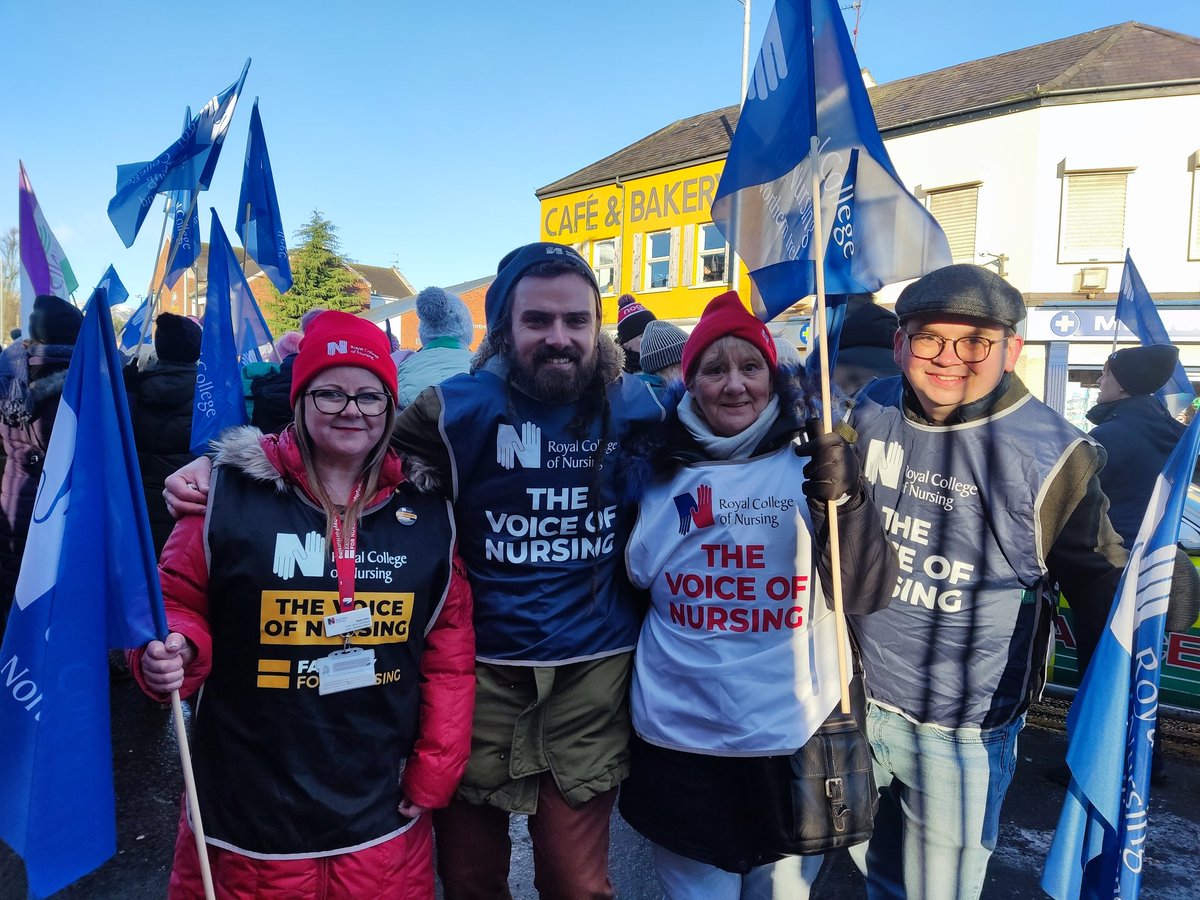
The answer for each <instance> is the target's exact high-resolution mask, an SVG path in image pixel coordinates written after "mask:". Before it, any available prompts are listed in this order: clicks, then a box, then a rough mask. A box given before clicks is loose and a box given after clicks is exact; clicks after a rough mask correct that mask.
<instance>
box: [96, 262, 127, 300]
mask: <svg viewBox="0 0 1200 900" xmlns="http://www.w3.org/2000/svg"><path fill="white" fill-rule="evenodd" d="M96 287H98V288H103V289H104V296H105V298H106V302H107V303H108V305H109V308H112V307H114V306H120V305H121V304H122V303H124V302H125V301H126V300H128V299H129V291H127V290H125V285H124V284H122V283H121V279H120V276H118V275H117V270H116V269H114V268H113V267H112V266H109V267H108V268H107V269H105V270H104V274H103V275H101V276H100V281H99V282H98V283H97V284H96Z"/></svg>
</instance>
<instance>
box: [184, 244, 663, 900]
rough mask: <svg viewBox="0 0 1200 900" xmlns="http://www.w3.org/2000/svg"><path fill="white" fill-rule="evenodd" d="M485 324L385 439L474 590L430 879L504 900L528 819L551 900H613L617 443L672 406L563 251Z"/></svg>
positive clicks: (507, 268) (504, 287) (619, 733)
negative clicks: (450, 770)
mask: <svg viewBox="0 0 1200 900" xmlns="http://www.w3.org/2000/svg"><path fill="white" fill-rule="evenodd" d="M484 309H485V313H486V318H487V335H486V337H485V338H484V341H483V343H482V344H481V346H480V348H479V350H478V352H477V353H476V355H475V358H474V360H473V361H472V370H471V371H470V372H468V373H465V374H461V375H455V376H453V377H451V378H449V379H447V380H445V381H443V382H441V383H440V384H437V385H433V386H432V387H429V388H426V389H425V390H424V391H422V392H421V394H419V395H418V396H417V398H416V400H415V401H414V402H413V403H412V404H411V405H409V406H408V407H406V408H405V409H404V410H403V411H402V412H401V413H400V415H399V416H397V421H396V427H395V429H394V432H393V436H392V443H393V446H394V447H396V448H397V449H398V450H401V451H402V452H403V453H404V454H405V459H406V461H407V463H408V464H410V465H411V471H412V473H413V479H414V481H415V482H416V483H417V484H418V485H420V486H422V487H429V488H432V487H434V486H437V487H439V488H440V489H441V490H442V491H444V492H445V495H446V498H447V499H448V500H449V501H451V502H452V503H453V504H454V509H455V510H456V524H457V534H458V541H459V550H460V552H461V553H462V556H463V561H464V562H465V564H466V570H467V572H468V574H469V576H470V578H471V583H472V585H473V586H474V604H475V622H474V624H475V637H476V642H477V645H478V646H477V651H476V652H477V660H476V665H475V681H476V684H477V686H478V696H479V702H478V704H477V706H476V710H477V711H476V716H475V721H474V725H473V731H472V746H471V754H470V759H469V760H468V762H467V768H466V772H465V774H464V775H463V778H462V781H461V782H460V784H459V787H458V790H457V793H456V795H455V798H454V800H453V801H452V802H451V804H450V806H449V807H448V808H447V809H445V810H439V811H438V813H437V814H436V817H435V827H436V831H437V846H438V858H437V864H438V874H439V875H440V876H441V879H442V884H443V886H444V888H445V892H446V896H448V897H456V896H474V897H502V896H505V895H506V893H507V891H508V872H509V862H510V853H511V844H510V842H509V836H508V835H509V819H510V816H511V815H512V814H517V815H524V816H528V817H529V821H528V826H529V834H530V837H531V839H532V841H533V847H534V867H535V880H536V881H537V884H538V887H539V890H540V891H541V892H542V893H543V894H544V895H546V896H551V895H553V896H561V897H604V896H611V891H612V886H611V882H610V880H609V877H608V847H609V826H610V822H611V817H612V809H613V805H614V802H615V800H616V793H617V787H618V785H619V784H620V783H621V781H622V780H623V779H624V778H625V777H626V775H628V773H629V734H630V725H629V705H628V692H629V676H630V668H631V665H632V656H633V646H634V643H635V642H636V640H637V634H638V628H639V626H640V624H641V617H642V606H641V601H640V599H639V597H638V595H637V594H636V592H635V591H634V589H633V588H632V587H631V586H630V585H629V583H628V580H627V579H626V578H625V575H624V572H623V566H624V558H625V557H624V550H625V543H626V541H627V539H628V536H629V526H630V523H629V520H628V517H627V516H625V515H621V514H619V511H620V510H621V509H622V506H621V496H622V494H621V491H622V488H623V485H622V484H621V483H620V482H618V480H617V476H616V475H615V471H616V469H617V462H618V457H619V452H620V448H621V447H622V446H623V445H624V443H625V442H626V440H627V439H628V438H630V436H631V435H633V434H635V433H637V432H639V431H642V430H645V429H649V428H653V427H657V426H659V425H661V423H662V422H663V420H664V419H665V417H666V411H665V409H664V406H663V401H661V400H660V399H659V398H658V397H657V396H656V395H655V393H654V391H653V390H652V389H651V386H650V385H648V384H647V383H646V382H644V381H642V380H641V379H638V378H633V377H628V376H624V375H622V373H621V354H620V351H619V349H618V348H617V346H616V344H615V343H613V340H612V338H611V337H609V336H608V334H607V333H605V332H604V331H603V330H602V329H601V327H600V323H601V305H600V289H599V286H598V285H597V283H596V276H595V273H594V272H593V271H592V269H591V267H590V266H589V265H588V264H587V262H586V261H585V260H584V259H583V258H582V257H581V256H580V255H579V254H578V253H577V252H576V251H575V250H573V249H572V248H571V247H569V246H567V245H565V244H556V243H551V242H539V243H534V244H526V245H524V246H521V247H517V248H516V249H514V250H512V251H511V252H509V253H507V254H505V256H504V257H503V258H502V259H501V260H500V263H499V265H498V266H497V270H496V277H495V279H494V280H493V281H492V283H491V285H490V286H489V287H488V290H487V295H486V298H485V304H484ZM326 315H330V316H331V315H334V314H333V313H325V314H323V315H322V318H320V319H318V321H317V324H318V325H320V324H321V323H322V322H323V321H324V316H326ZM307 340H308V338H307V337H306V341H307ZM422 352H424V351H422ZM303 355H304V352H303V350H302V351H301V356H302V357H303ZM418 355H420V354H418ZM297 377H299V365H297ZM168 481H169V483H168V485H167V490H168V492H169V495H170V502H171V503H172V504H173V508H174V509H175V510H176V511H178V512H179V513H186V512H199V511H201V510H203V509H204V505H203V495H204V491H205V490H206V488H207V485H208V463H207V461H206V460H203V461H202V460H197V462H196V463H194V464H193V465H192V466H191V467H189V468H188V469H185V470H184V471H182V472H179V473H176V474H175V475H173V476H172V477H171V478H170V479H169V480H168ZM189 485H195V488H192V487H190V486H189ZM197 501H200V502H197ZM535 520H536V525H537V534H534V533H532V532H531V531H530V530H529V525H530V523H532V522H534V521H535ZM543 529H549V530H545V531H543ZM551 530H552V531H553V532H554V533H553V535H552V534H551ZM423 556H424V555H423ZM423 556H422V558H423ZM409 559H410V560H411V559H412V557H411V556H410V557H409ZM409 633H410V634H415V633H419V632H417V631H414V630H410V632H409ZM530 709H533V710H535V711H536V714H534V715H530V714H528V711H529V710H530Z"/></svg>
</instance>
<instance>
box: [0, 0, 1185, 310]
mask: <svg viewBox="0 0 1200 900" xmlns="http://www.w3.org/2000/svg"><path fill="white" fill-rule="evenodd" d="M842 5H843V6H849V0H843V3H842ZM983 6H985V5H984V4H976V3H967V2H964V3H957V4H952V3H950V2H946V0H865V2H864V4H863V17H862V23H861V30H860V36H859V43H858V55H859V61H860V63H861V64H862V65H864V66H867V67H868V68H869V69H870V70H871V72H872V74H873V75H874V76H875V79H876V80H877V81H880V82H884V81H891V80H894V79H896V78H902V77H905V76H908V75H914V74H918V73H921V72H928V71H932V70H934V69H938V68H942V67H944V66H948V65H953V64H955V63H959V62H964V61H966V60H970V59H978V58H980V57H983V56H990V55H993V54H996V53H1003V52H1005V51H1008V50H1014V49H1017V48H1020V47H1026V46H1029V45H1031V44H1036V43H1040V42H1042V41H1047V40H1053V39H1055V38H1059V37H1065V36H1067V35H1070V34H1077V33H1079V32H1082V31H1088V30H1091V29H1094V28H1100V27H1103V26H1106V25H1112V24H1116V23H1118V22H1123V21H1126V20H1128V19H1130V18H1135V17H1137V16H1142V17H1144V18H1143V19H1142V21H1145V22H1146V23H1147V24H1151V25H1157V26H1160V27H1163V28H1169V29H1172V30H1175V31H1180V32H1183V33H1185V34H1190V35H1197V36H1200V2H1195V0H1170V2H1167V3H1164V4H1157V5H1147V6H1146V7H1135V6H1133V5H1132V4H1130V3H1129V2H1128V0H1125V2H1119V0H1049V2H1047V0H1010V2H1008V3H1006V4H1003V5H1000V4H994V5H993V4H987V5H986V6H987V9H986V11H985V10H982V9H981V7H983ZM770 9H771V4H770V3H769V2H767V0H753V25H752V38H751V53H752V54H755V53H757V50H758V45H759V43H760V41H761V36H762V32H763V29H764V28H765V27H766V22H767V18H768V16H769V14H770ZM742 15H743V8H742V6H741V5H740V4H739V3H738V2H737V0H606V2H579V0H517V2H495V0H441V2H427V0H420V2H418V0H391V2H376V0H349V2H345V3H341V4H329V3H326V2H321V3H317V2H309V0H291V2H276V0H251V2H246V0H242V2H240V3H231V2H226V0H210V2H207V3H203V4H163V3H150V2H141V0H134V2H120V0H118V2H117V3H113V4H102V3H96V2H95V0H61V2H45V3H33V2H28V0H0V34H3V35H4V36H5V38H6V40H5V47H4V52H3V53H2V54H0V83H3V84H4V85H6V96H5V101H4V104H3V111H4V113H5V115H4V118H3V123H2V124H0V172H7V173H8V175H7V176H6V177H7V178H8V180H9V184H10V185H11V192H10V193H9V194H8V197H9V201H8V202H6V203H3V204H0V229H2V230H7V229H8V228H9V227H11V226H14V225H16V223H17V191H16V182H17V160H18V158H19V159H23V160H24V162H25V167H26V170H27V171H28V173H29V177H30V179H31V181H32V183H33V186H34V189H35V190H36V192H37V195H38V199H39V201H40V203H41V205H42V209H43V211H44V213H45V215H46V218H47V220H48V221H49V223H50V226H51V228H52V229H53V230H54V231H55V233H56V234H57V236H58V238H59V241H60V242H61V243H62V245H63V247H64V249H65V250H66V252H67V255H68V257H69V258H70V260H71V263H72V266H73V267H74V269H75V272H76V274H77V275H78V277H79V281H80V283H81V285H85V286H90V285H91V284H93V283H94V282H95V281H96V280H97V279H98V278H99V276H100V274H101V273H102V272H103V270H104V268H105V267H106V266H107V265H108V264H109V263H110V262H111V263H113V264H115V265H116V267H117V271H118V272H119V273H120V275H121V277H122V279H123V280H124V281H125V283H126V285H127V286H128V287H129V288H130V291H131V292H132V293H135V294H137V293H141V292H142V291H144V290H145V289H146V284H147V282H148V281H149V278H150V275H151V267H152V263H153V258H154V253H155V249H156V246H157V241H158V236H159V229H160V225H161V217H160V216H158V215H157V214H152V215H151V217H150V218H149V219H148V220H147V222H146V224H145V225H144V226H143V228H142V231H141V233H140V234H139V235H138V240H137V242H136V243H135V244H134V246H133V248H132V249H129V250H127V249H125V247H124V245H122V243H121V242H120V240H119V238H118V237H117V235H116V232H115V231H114V230H113V228H112V226H111V224H110V223H109V221H108V217H107V214H106V208H107V205H108V201H109V199H110V198H111V196H112V194H113V192H114V182H115V172H116V166H117V164H118V163H128V162H134V161H138V160H145V159H149V158H150V157H152V156H153V155H155V154H157V153H160V152H161V151H162V150H164V149H166V147H167V146H168V145H169V144H170V143H171V142H172V141H173V140H174V138H175V137H176V136H177V135H178V133H179V127H180V122H181V119H182V115H183V109H184V107H185V106H187V105H191V106H192V108H193V109H197V108H198V107H199V106H200V105H202V104H203V103H204V102H205V101H206V100H208V98H210V97H211V96H212V95H213V94H215V93H216V92H218V91H220V90H222V89H224V88H225V87H226V86H228V85H229V84H230V83H231V82H232V81H233V80H234V79H235V78H236V76H237V74H238V72H239V71H240V69H241V65H242V63H243V61H244V60H245V58H246V57H247V56H249V57H252V58H253V63H252V65H251V67H250V72H249V75H248V76H247V79H246V86H245V91H244V93H243V103H241V104H239V106H238V108H237V112H236V115H235V118H234V121H233V125H232V128H231V131H230V134H229V137H228V138H227V140H226V143H225V148H224V151H223V154H222V157H221V162H220V165H219V166H218V168H217V172H216V177H215V178H214V181H213V185H212V190H210V191H208V192H207V193H206V194H203V195H201V199H200V203H199V207H198V208H199V209H200V210H202V218H201V232H202V234H203V237H204V240H206V241H207V240H208V229H209V215H208V208H209V207H210V206H213V207H216V209H217V212H218V215H219V216H220V217H221V219H222V221H223V222H224V223H225V224H226V226H227V228H228V229H230V234H231V238H232V241H233V243H234V245H235V247H240V245H239V244H238V242H237V237H236V236H235V235H232V231H231V229H232V221H233V217H234V213H235V210H234V207H235V206H236V204H237V193H238V187H239V184H240V180H241V172H242V161H243V158H244V155H245V142H246V131H247V128H248V124H249V117H250V108H251V105H252V103H253V100H254V97H255V96H258V97H259V98H260V103H259V108H260V111H261V113H262V117H263V123H264V128H265V131H266V136H267V142H268V146H269V148H270V153H271V160H272V164H273V167H274V171H275V181H276V186H277V188H278V191H279V198H280V207H281V209H282V214H283V217H284V222H285V225H286V226H287V228H288V230H289V233H290V232H292V231H294V230H295V229H296V228H298V227H299V226H300V225H301V224H302V223H303V222H305V221H306V220H307V219H308V217H309V215H310V213H311V211H312V210H314V209H319V210H321V212H322V213H323V214H324V215H325V216H326V217H327V218H329V219H330V220H332V221H333V222H334V224H336V225H337V226H338V228H339V229H340V236H341V240H342V246H343V250H344V252H345V253H346V254H347V255H348V256H349V257H350V258H352V259H356V260H358V261H360V262H363V263H368V264H372V265H390V264H395V265H397V266H398V267H399V268H400V270H401V271H402V272H404V274H405V275H406V276H407V277H408V279H409V280H410V281H411V282H413V284H414V285H415V286H416V287H418V288H420V287H422V286H424V285H427V284H452V283H455V282H460V281H466V280H469V279H472V278H478V277H481V276H484V275H487V274H489V273H490V272H492V271H494V268H495V264H496V261H497V260H498V259H499V258H500V257H501V256H502V255H503V254H504V253H505V252H506V251H508V250H509V249H511V248H512V247H514V246H516V245H518V244H521V243H525V242H527V241H531V240H536V239H537V236H538V204H537V200H536V198H535V197H534V194H533V192H534V190H535V189H536V188H538V187H540V186H542V185H545V184H548V183H550V182H552V181H554V180H556V179H558V178H561V177H562V176H564V175H567V174H569V173H571V172H573V171H575V170H577V169H579V168H582V167H583V166H586V165H588V164H590V163H592V162H594V161H596V160H598V159H600V158H602V157H604V156H607V155H608V154H610V153H612V152H614V151H616V150H618V149H620V148H621V147H624V146H626V145H628V144H630V143H632V142H634V141H636V140H638V139H639V138H642V137H644V136H645V135H647V134H649V133H651V132H653V131H655V130H657V129H658V128H661V127H663V126H664V125H667V124H669V123H670V122H672V121H674V120H676V119H679V118H683V117H685V116H690V115H695V114H697V113H700V112H704V111H706V110H710V109H716V108H718V107H721V106H726V105H729V104H733V103H736V102H738V100H739V97H738V90H739V82H740V77H741V47H742V37H741V28H742ZM847 19H848V21H849V22H850V23H851V25H852V24H853V13H847ZM85 290H86V289H85V288H81V292H85ZM80 299H82V298H80Z"/></svg>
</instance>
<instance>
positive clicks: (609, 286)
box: [592, 240, 617, 297]
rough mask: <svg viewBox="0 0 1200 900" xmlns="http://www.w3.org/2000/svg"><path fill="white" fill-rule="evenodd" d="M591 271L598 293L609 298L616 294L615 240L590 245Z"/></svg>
mask: <svg viewBox="0 0 1200 900" xmlns="http://www.w3.org/2000/svg"><path fill="white" fill-rule="evenodd" d="M592 271H594V272H595V273H596V281H597V283H598V284H599V285H600V293H601V294H603V295H604V296H606V297H607V296H610V295H612V294H615V293H616V292H617V246H616V241H615V240H609V241H596V242H595V243H594V244H593V245H592Z"/></svg>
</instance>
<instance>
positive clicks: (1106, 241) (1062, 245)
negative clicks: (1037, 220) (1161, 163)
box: [1058, 170, 1129, 263]
mask: <svg viewBox="0 0 1200 900" xmlns="http://www.w3.org/2000/svg"><path fill="white" fill-rule="evenodd" d="M1128 179H1129V172H1128V171H1127V170H1126V171H1119V172H1076V173H1070V172H1068V173H1066V174H1064V175H1063V179H1062V210H1061V212H1060V218H1059V238H1058V261H1059V262H1060V263H1088V262H1121V260H1122V259H1124V257H1125V189H1126V183H1127V181H1128Z"/></svg>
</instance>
